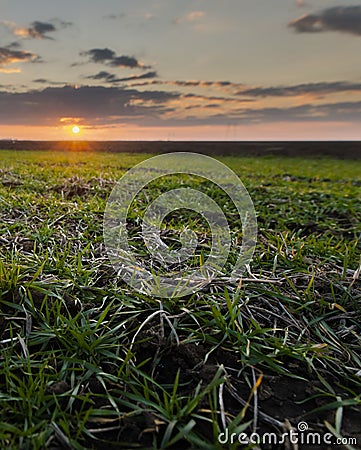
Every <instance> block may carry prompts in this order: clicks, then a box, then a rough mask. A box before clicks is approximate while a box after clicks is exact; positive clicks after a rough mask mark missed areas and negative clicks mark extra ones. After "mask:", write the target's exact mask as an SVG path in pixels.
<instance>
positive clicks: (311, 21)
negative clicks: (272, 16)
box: [289, 6, 361, 36]
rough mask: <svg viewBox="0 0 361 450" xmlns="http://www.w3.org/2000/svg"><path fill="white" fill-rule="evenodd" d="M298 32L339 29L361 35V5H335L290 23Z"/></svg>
mask: <svg viewBox="0 0 361 450" xmlns="http://www.w3.org/2000/svg"><path fill="white" fill-rule="evenodd" d="M289 26H290V27H292V28H294V30H295V31H296V32H297V33H320V32H324V31H339V32H342V33H350V34H354V35H356V36H361V6H335V7H333V8H328V9H325V10H323V11H321V12H319V13H317V14H305V15H303V16H301V17H299V18H298V19H295V20H293V21H291V22H290V23H289Z"/></svg>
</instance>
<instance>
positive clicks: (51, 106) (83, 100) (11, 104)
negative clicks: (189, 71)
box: [0, 86, 179, 126]
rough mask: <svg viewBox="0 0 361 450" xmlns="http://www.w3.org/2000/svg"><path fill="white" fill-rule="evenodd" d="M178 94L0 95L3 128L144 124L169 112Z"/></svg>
mask: <svg viewBox="0 0 361 450" xmlns="http://www.w3.org/2000/svg"><path fill="white" fill-rule="evenodd" d="M178 97H179V94H177V93H171V92H163V91H143V92H140V91H138V90H135V89H125V88H120V87H104V86H82V87H79V88H76V87H74V86H63V87H48V88H46V89H43V90H37V91H28V92H18V93H15V92H5V91H0V122H1V123H2V124H19V125H20V124H22V125H52V126H54V125H57V124H58V123H59V121H60V119H61V118H62V117H80V118H83V120H84V123H86V124H89V125H95V124H109V123H117V122H125V123H126V122H128V123H129V122H136V121H137V120H141V121H142V123H143V122H145V121H146V120H147V119H152V120H156V119H157V117H159V116H161V115H162V114H164V113H165V112H166V111H169V108H167V103H168V102H169V101H171V100H173V99H175V98H178Z"/></svg>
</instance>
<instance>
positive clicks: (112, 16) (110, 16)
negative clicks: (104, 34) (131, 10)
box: [103, 12, 127, 20]
mask: <svg viewBox="0 0 361 450" xmlns="http://www.w3.org/2000/svg"><path fill="white" fill-rule="evenodd" d="M126 16H127V15H126V14H125V13H124V12H121V13H119V14H107V15H106V16H103V19H110V20H118V19H124V17H126Z"/></svg>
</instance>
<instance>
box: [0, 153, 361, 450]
mask: <svg viewBox="0 0 361 450" xmlns="http://www.w3.org/2000/svg"><path fill="white" fill-rule="evenodd" d="M151 156H153V155H152V154H151V153H149V154H147V153H139V154H137V153H132V154H131V153H106V152H104V153H101V152H91V151H89V152H61V151H56V152H50V151H31V150H29V151H20V150H16V151H15V150H1V151H0V175H1V178H0V212H1V219H0V292H1V297H0V448H1V449H2V448H4V449H5V448H6V449H29V450H30V449H31V450H32V449H45V448H46V449H63V448H69V449H75V450H80V449H101V448H114V449H115V448H119V449H120V448H123V449H133V448H134V449H137V448H138V449H166V448H169V449H207V450H210V449H222V448H225V449H237V448H249V449H251V448H262V449H268V448H270V449H271V448H273V449H277V448H279V449H297V448H299V449H302V448H307V449H317V448H347V449H352V448H354V449H357V448H361V421H360V417H361V340H360V327H361V325H360V324H361V284H360V283H361V274H360V271H361V202H360V199H361V160H360V159H358V160H342V159H332V158H330V157H327V158H326V157H323V158H322V157H317V158H316V157H314V158H312V157H307V158H301V157H290V158H286V157H280V156H271V155H268V156H267V157H250V156H248V157H247V156H242V157H236V156H225V157H217V159H219V160H220V161H222V162H223V163H224V164H226V165H227V166H229V167H230V168H231V169H232V170H234V171H235V173H236V174H237V175H238V176H239V177H240V179H241V180H242V182H243V183H244V185H245V186H246V188H247V190H248V192H249V194H250V196H251V198H252V200H253V203H254V207H255V210H256V213H257V221H258V239H257V245H256V249H255V253H254V256H253V259H252V262H251V264H250V265H249V267H248V268H247V271H245V272H244V276H243V277H242V278H240V280H239V281H238V283H232V282H230V281H228V282H227V280H226V277H219V279H218V278H217V279H215V280H214V281H213V282H212V283H211V284H210V285H208V286H207V287H206V288H205V289H204V290H203V291H199V292H197V293H195V294H193V295H188V296H184V297H181V298H156V297H152V296H147V295H143V294H140V293H139V292H137V291H135V290H134V289H132V288H131V287H130V286H128V285H127V284H126V283H125V282H124V281H122V279H121V278H119V277H118V276H117V273H116V271H115V269H114V268H113V266H112V264H111V263H110V261H109V259H108V257H107V253H106V251H105V246H104V242H103V215H104V210H105V206H106V203H107V199H108V197H109V195H110V193H111V191H112V189H113V187H114V185H115V183H116V181H117V180H118V179H119V178H120V177H121V175H122V174H124V173H125V172H126V171H127V169H129V168H131V167H133V166H134V165H135V164H137V163H139V162H141V161H143V160H145V159H147V158H149V157H151ZM177 184H181V185H182V186H183V187H193V188H195V189H198V190H202V191H203V192H204V193H206V194H207V195H208V196H209V197H211V198H212V199H213V200H215V201H216V202H217V203H218V204H219V205H220V206H222V208H223V210H225V211H226V217H227V221H228V224H229V227H230V230H231V236H232V248H231V252H230V255H229V258H228V260H227V265H226V268H225V271H226V272H227V270H229V268H230V267H231V266H232V263H233V261H234V259H235V257H236V256H237V251H238V250H237V243H239V242H240V241H241V240H242V226H241V223H240V219H239V217H238V216H237V214H236V212H235V210H234V208H233V207H232V205H231V204H230V202H229V198H228V197H227V196H226V194H225V193H224V192H223V191H222V190H220V189H219V188H218V187H217V186H214V185H212V183H210V182H208V181H204V180H203V181H202V180H200V179H198V178H196V177H192V176H183V175H182V176H179V177H176V176H172V177H170V179H167V178H165V179H159V181H158V182H156V183H152V184H151V185H150V186H149V189H147V192H146V195H140V196H139V199H138V200H136V201H135V202H134V204H133V205H132V208H131V209H130V212H129V217H128V224H127V226H128V229H129V233H130V236H131V241H132V242H131V243H132V248H133V249H134V251H136V252H139V254H140V255H143V257H144V258H145V259H146V258H147V257H148V256H147V250H146V248H145V246H144V244H143V242H141V240H140V239H139V233H140V230H141V227H142V224H141V216H142V214H143V213H144V207H145V206H146V204H147V201H148V199H149V198H153V197H154V196H157V195H159V194H160V193H162V192H165V191H167V190H170V189H174V188H175V187H176V186H177ZM166 222H167V223H166V224H165V229H164V236H163V237H164V242H166V243H167V245H169V246H170V247H171V248H174V249H178V248H179V243H178V241H177V237H178V235H179V232H180V230H181V229H183V228H184V227H185V226H186V227H188V228H189V229H191V230H193V231H194V233H195V234H196V235H197V237H198V246H197V249H196V254H195V257H194V260H193V261H192V264H194V265H195V266H196V265H197V264H200V265H202V263H203V261H204V259H205V258H206V256H207V255H208V254H209V252H210V246H211V236H210V229H209V227H208V226H207V222H206V221H204V220H203V219H202V218H201V217H199V216H198V215H197V214H195V213H192V211H189V210H187V209H184V210H180V211H178V212H176V213H173V214H171V215H169V217H167V221H166ZM226 274H227V273H225V275H226ZM292 432H293V433H296V432H297V433H298V434H299V436H300V440H299V442H298V444H295V443H294V442H292V440H290V439H289V436H290V435H291V434H292ZM233 433H235V435H234V436H235V437H233V442H232V439H231V436H232V434H233ZM242 433H243V438H242V439H244V436H247V437H250V436H251V435H252V433H256V434H257V435H258V436H260V437H261V438H262V436H265V434H266V433H268V434H269V433H274V434H275V436H278V437H279V438H278V440H277V441H274V442H273V443H272V442H268V441H266V442H263V443H262V442H261V443H260V444H259V445H257V444H256V442H255V441H254V440H253V442H252V440H251V441H250V442H248V443H247V442H244V441H242V442H240V438H239V436H241V435H242ZM310 433H313V434H314V436H316V438H317V436H319V437H320V439H321V441H319V442H318V441H317V440H316V441H315V442H312V440H311V442H310V444H311V445H308V443H307V442H306V438H307V436H309V435H310ZM285 435H287V436H286V438H285V439H283V440H282V439H281V436H285ZM254 436H255V435H254ZM324 436H328V441H327V442H325V441H323V440H322V439H323V438H324ZM301 437H302V438H304V443H302V441H301ZM297 445H298V446H297Z"/></svg>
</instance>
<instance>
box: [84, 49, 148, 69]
mask: <svg viewBox="0 0 361 450" xmlns="http://www.w3.org/2000/svg"><path fill="white" fill-rule="evenodd" d="M80 55H81V56H88V57H89V60H90V61H91V62H94V63H104V64H107V65H108V66H111V67H126V68H130V69H149V68H150V67H149V66H145V65H144V64H143V63H142V62H140V61H139V60H138V59H136V58H135V57H134V56H127V55H121V56H117V54H116V53H115V52H114V51H113V50H110V49H109V48H92V49H91V50H88V51H86V52H81V53H80Z"/></svg>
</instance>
